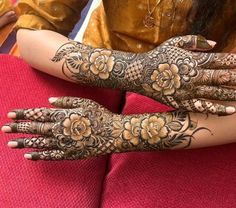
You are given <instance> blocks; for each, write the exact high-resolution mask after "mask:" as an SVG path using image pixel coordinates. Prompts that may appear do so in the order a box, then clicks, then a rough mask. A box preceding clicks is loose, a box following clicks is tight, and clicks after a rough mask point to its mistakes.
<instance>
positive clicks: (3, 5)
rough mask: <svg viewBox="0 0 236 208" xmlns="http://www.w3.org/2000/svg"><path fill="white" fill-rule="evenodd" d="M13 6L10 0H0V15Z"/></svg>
mask: <svg viewBox="0 0 236 208" xmlns="http://www.w3.org/2000/svg"><path fill="white" fill-rule="evenodd" d="M12 8H13V6H12V1H11V0H1V1H0V16H1V15H3V14H4V13H6V12H7V11H9V10H11V9H12Z"/></svg>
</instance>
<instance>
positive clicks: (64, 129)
mask: <svg viewBox="0 0 236 208" xmlns="http://www.w3.org/2000/svg"><path fill="white" fill-rule="evenodd" d="M52 104H53V105H54V106H55V107H62V108H63V109H47V108H38V109H26V110H23V109H19V110H15V111H14V112H15V113H16V117H17V119H19V122H16V123H11V124H8V125H9V126H10V127H11V129H12V132H13V133H21V132H24V133H31V134H32V133H33V134H37V135H39V136H38V137H31V138H21V139H16V140H14V141H15V142H16V143H17V145H15V146H14V147H15V148H36V149H41V151H40V152H38V151H36V152H33V153H30V159H32V160H75V159H83V158H89V157H92V156H97V155H104V154H110V153H115V152H129V151H142V150H143V151H147V150H165V149H177V148H187V147H189V146H190V145H191V141H192V138H193V135H194V134H195V133H196V132H197V131H200V130H203V129H204V128H202V127H198V125H197V122H195V121H192V120H191V118H190V115H189V114H188V113H186V112H171V113H156V114H142V115H128V116H121V115H117V114H112V113H111V112H110V111H108V110H107V109H105V108H104V107H102V106H101V105H99V104H98V103H95V102H93V101H91V100H87V99H80V98H73V97H62V98H58V99H57V100H56V101H55V102H53V103H52ZM39 112H40V113H39ZM98 112H99V113H98ZM38 113H39V114H38ZM28 115H31V116H30V117H29V116H28ZM57 115H63V116H62V117H61V116H59V117H58V116H57ZM96 116H97V118H96ZM25 119H26V120H28V119H31V120H32V122H26V121H23V120H25ZM49 120H50V121H51V122H50V123H47V122H46V121H49ZM98 120H99V121H100V124H99V125H97V123H96V122H97V121H98ZM38 121H40V122H38Z"/></svg>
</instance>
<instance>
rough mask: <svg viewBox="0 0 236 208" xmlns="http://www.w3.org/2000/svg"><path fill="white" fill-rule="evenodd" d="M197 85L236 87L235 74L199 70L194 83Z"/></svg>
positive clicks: (225, 71) (222, 71) (230, 71)
mask: <svg viewBox="0 0 236 208" xmlns="http://www.w3.org/2000/svg"><path fill="white" fill-rule="evenodd" d="M194 82H195V83H196V84H199V85H216V86H219V85H227V86H235V85H236V72H235V71H233V70H228V69H226V70H199V74H198V76H197V78H196V79H195V81H194Z"/></svg>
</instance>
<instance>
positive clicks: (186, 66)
mask: <svg viewBox="0 0 236 208" xmlns="http://www.w3.org/2000/svg"><path fill="white" fill-rule="evenodd" d="M176 64H177V65H178V68H179V74H180V75H181V77H182V79H183V80H184V81H185V82H189V81H190V80H191V78H193V77H196V76H197V69H196V66H197V64H196V63H195V62H193V61H192V60H191V59H190V58H189V57H187V58H185V59H178V60H177V61H176Z"/></svg>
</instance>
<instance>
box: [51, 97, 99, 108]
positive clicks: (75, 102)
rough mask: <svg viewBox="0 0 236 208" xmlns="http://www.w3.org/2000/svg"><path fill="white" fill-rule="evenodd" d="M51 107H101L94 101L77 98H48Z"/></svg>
mask: <svg viewBox="0 0 236 208" xmlns="http://www.w3.org/2000/svg"><path fill="white" fill-rule="evenodd" d="M49 102H50V104H51V105H53V106H55V107H59V108H88V107H89V106H94V107H101V105H100V104H98V103H96V102H95V101H92V100H89V99H85V98H78V97H58V98H56V97H51V98H49Z"/></svg>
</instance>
